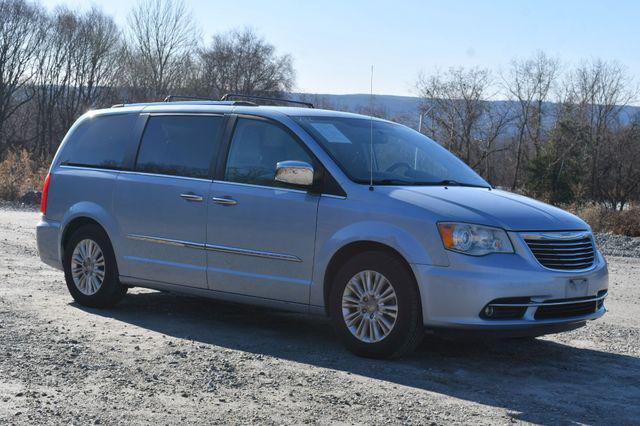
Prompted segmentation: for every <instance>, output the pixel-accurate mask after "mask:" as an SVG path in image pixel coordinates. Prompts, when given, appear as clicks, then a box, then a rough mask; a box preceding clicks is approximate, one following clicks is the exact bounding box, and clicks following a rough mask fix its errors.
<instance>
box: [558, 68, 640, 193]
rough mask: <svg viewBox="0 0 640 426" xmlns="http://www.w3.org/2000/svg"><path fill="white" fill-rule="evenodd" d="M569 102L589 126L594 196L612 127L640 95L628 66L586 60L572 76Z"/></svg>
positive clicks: (583, 122) (582, 120)
mask: <svg viewBox="0 0 640 426" xmlns="http://www.w3.org/2000/svg"><path fill="white" fill-rule="evenodd" d="M566 87H567V89H566V93H567V99H566V100H565V104H571V105H574V106H575V107H572V108H570V109H569V111H572V112H573V113H574V114H576V115H577V117H576V118H577V119H578V120H579V121H580V122H581V123H582V124H583V125H584V126H586V127H587V129H588V145H589V147H588V148H589V151H590V152H589V158H590V167H589V183H590V193H591V194H590V195H591V197H592V198H595V197H596V195H597V193H598V191H599V188H600V183H599V175H598V169H599V167H600V161H601V149H602V146H603V144H605V143H608V142H610V136H611V134H612V133H611V129H612V128H613V127H614V126H615V125H616V124H618V123H619V120H620V118H621V113H622V112H623V110H624V107H625V106H626V105H628V104H629V103H630V102H631V101H632V100H634V99H635V97H636V96H637V91H636V90H634V88H633V87H632V81H631V78H630V77H629V76H628V74H627V73H626V70H625V69H624V67H622V66H621V65H620V64H618V63H615V62H605V61H602V60H593V61H591V62H585V63H583V64H582V65H581V66H579V67H578V68H576V69H575V70H574V71H573V72H571V73H570V74H569V76H568V82H567V83H566Z"/></svg>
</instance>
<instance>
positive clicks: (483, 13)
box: [41, 0, 640, 96]
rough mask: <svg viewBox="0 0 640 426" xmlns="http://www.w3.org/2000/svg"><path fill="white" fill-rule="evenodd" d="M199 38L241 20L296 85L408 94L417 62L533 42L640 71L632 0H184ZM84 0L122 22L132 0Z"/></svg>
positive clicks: (571, 57)
mask: <svg viewBox="0 0 640 426" xmlns="http://www.w3.org/2000/svg"><path fill="white" fill-rule="evenodd" d="M185 1H186V4H187V6H188V7H189V8H190V9H191V10H192V13H193V15H194V17H195V19H196V21H197V22H198V24H199V26H200V28H201V32H202V37H203V41H204V42H208V41H209V40H210V39H211V37H212V35H213V34H216V33H219V32H224V31H228V30H232V29H235V28H244V27H250V28H253V29H254V30H256V32H257V33H258V34H260V35H261V36H262V37H264V38H265V39H266V40H267V41H269V42H270V43H272V44H273V45H275V46H276V48H277V52H278V53H280V54H284V53H288V54H290V55H291V56H292V57H293V59H294V68H295V69H296V72H297V74H296V77H297V78H296V87H295V90H296V91H300V92H309V93H332V94H346V93H368V92H369V90H370V89H369V85H370V80H369V79H370V70H371V66H372V65H373V67H374V83H373V84H374V92H375V93H376V94H388V95H409V96H411V95H415V89H414V85H415V81H416V79H417V77H418V75H419V73H420V72H424V73H427V74H428V73H431V72H434V71H436V70H438V69H440V70H446V69H447V68H449V67H459V66H465V67H472V66H479V67H483V68H489V69H490V70H491V71H492V72H494V73H496V74H497V73H500V72H501V71H503V70H505V69H506V68H507V67H508V65H509V63H510V62H511V60H513V59H514V58H526V57H529V56H531V55H532V54H534V53H535V52H536V51H538V50H542V51H544V52H545V53H547V54H549V55H551V56H554V57H557V58H559V59H560V60H561V61H562V63H563V64H565V65H567V66H571V65H576V64H579V63H580V62H581V61H583V60H589V59H593V58H601V59H605V60H612V61H618V62H619V63H621V64H622V65H624V66H625V67H626V68H627V70H628V72H629V74H630V75H631V76H632V78H634V79H635V81H638V80H640V25H639V23H640V1H638V0H616V1H613V0H609V1H607V0H601V1H592V0H483V1H479V0H477V1H471V0H449V1H445V0H441V1H430V0H423V1H419V0H393V1H389V0H387V1H380V0H369V1H367V0H316V1H307V0H297V1H293V0H270V1H258V0H241V1H239V0H222V1H219V0H185ZM41 2H42V3H43V4H44V5H45V6H46V7H48V8H50V9H53V8H54V7H55V6H56V5H67V6H69V7H70V8H73V9H75V8H80V9H86V8H88V7H90V6H91V5H92V4H93V5H97V6H98V7H100V8H101V9H102V10H103V11H104V12H106V13H108V14H110V15H112V16H114V18H115V19H116V22H118V23H120V24H124V23H125V22H126V17H127V14H128V13H129V10H130V9H131V6H132V4H134V3H135V0H93V1H87V0H84V1H83V0H41Z"/></svg>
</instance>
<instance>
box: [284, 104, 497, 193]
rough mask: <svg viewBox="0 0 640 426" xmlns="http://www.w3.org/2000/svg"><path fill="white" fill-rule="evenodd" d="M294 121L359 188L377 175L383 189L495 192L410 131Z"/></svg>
mask: <svg viewBox="0 0 640 426" xmlns="http://www.w3.org/2000/svg"><path fill="white" fill-rule="evenodd" d="M294 119H295V120H296V121H297V122H298V124H300V125H301V126H302V127H303V128H304V129H305V130H306V131H307V132H309V133H310V134H311V135H312V136H313V137H314V138H315V139H316V140H317V141H318V142H319V143H320V144H321V145H322V146H323V147H324V148H325V149H326V150H327V151H328V152H329V154H330V155H331V156H332V157H333V158H334V159H335V161H336V162H337V163H338V166H340V168H341V169H342V170H343V171H344V172H345V174H346V175H347V176H349V177H350V178H351V179H352V180H353V181H355V182H358V183H369V180H370V179H371V175H373V182H374V183H375V184H379V185H442V184H449V185H455V184H459V185H468V186H482V187H488V186H489V184H488V183H487V182H486V181H485V180H484V179H482V178H481V177H480V176H479V175H478V174H477V173H476V172H474V171H473V170H472V169H471V168H470V167H469V166H467V165H466V164H465V163H464V162H462V161H461V160H460V159H458V158H457V157H456V156H455V155H453V154H451V153H450V152H449V151H447V150H446V149H444V148H443V147H441V146H440V145H438V144H437V143H436V142H434V141H432V140H431V139H429V138H428V137H426V136H424V135H422V134H420V133H418V132H416V131H414V130H411V129H409V128H408V127H405V126H402V125H399V124H395V123H390V122H386V121H381V120H371V119H366V118H351V117H294ZM372 154H373V155H372ZM372 171H373V173H371V172H372Z"/></svg>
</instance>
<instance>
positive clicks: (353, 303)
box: [342, 270, 398, 343]
mask: <svg viewBox="0 0 640 426" xmlns="http://www.w3.org/2000/svg"><path fill="white" fill-rule="evenodd" d="M397 303H398V301H397V296H396V292H395V289H394V288H393V285H392V284H391V283H390V282H389V280H388V279H387V278H386V277H385V276H384V275H383V274H381V273H379V272H377V271H373V270H365V271H360V272H359V273H357V274H356V275H354V276H353V277H352V278H351V279H350V280H349V281H348V282H347V285H346V286H345V289H344V291H343V294H342V317H343V320H344V322H345V324H346V326H347V328H348V329H349V331H350V332H351V334H352V335H353V336H355V337H356V338H357V339H358V340H360V341H362V342H365V343H376V342H379V341H381V340H383V339H385V338H386V337H387V336H388V335H389V334H390V333H391V331H392V330H393V328H394V326H395V323H396V319H397V316H398V305H397Z"/></svg>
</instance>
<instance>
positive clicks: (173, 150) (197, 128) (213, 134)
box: [136, 115, 223, 178]
mask: <svg viewBox="0 0 640 426" xmlns="http://www.w3.org/2000/svg"><path fill="white" fill-rule="evenodd" d="M222 123H223V118H222V117H212V116H205V115H202V116H196V115H191V116H189V115H173V116H172V115H166V116H156V117H150V118H149V121H148V122H147V126H146V128H145V131H144V135H143V137H142V143H141V144H140V151H139V152H138V160H137V163H136V170H140V171H143V172H148V173H159V174H167V175H179V176H189V177H196V178H207V177H209V176H210V173H209V169H210V166H211V163H212V161H214V155H215V154H216V152H217V148H218V140H219V135H220V131H221V129H222Z"/></svg>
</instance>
